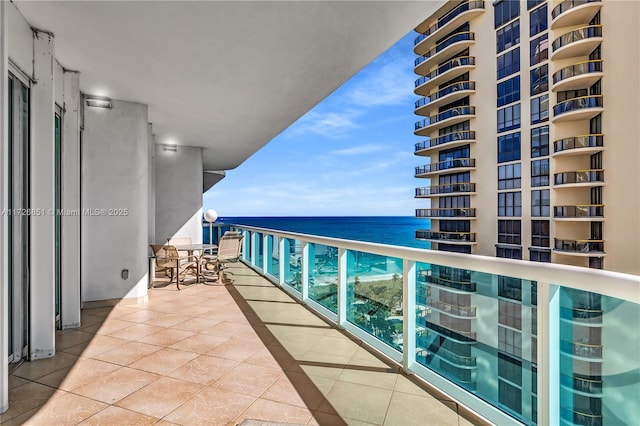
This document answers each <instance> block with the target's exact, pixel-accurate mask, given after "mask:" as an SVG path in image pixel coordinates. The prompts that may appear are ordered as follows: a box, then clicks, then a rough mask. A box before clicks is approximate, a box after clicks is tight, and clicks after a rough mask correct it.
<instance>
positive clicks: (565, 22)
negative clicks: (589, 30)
mask: <svg viewBox="0 0 640 426" xmlns="http://www.w3.org/2000/svg"><path fill="white" fill-rule="evenodd" d="M601 7H602V2H601V1H600V0H565V1H563V2H562V3H560V4H559V5H557V6H556V7H554V8H553V10H552V11H551V29H552V30H555V29H558V28H564V27H575V26H576V25H586V24H588V23H589V22H590V21H591V18H593V17H594V16H595V14H596V13H598V11H599V10H600V8H601Z"/></svg>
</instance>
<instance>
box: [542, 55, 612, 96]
mask: <svg viewBox="0 0 640 426" xmlns="http://www.w3.org/2000/svg"><path fill="white" fill-rule="evenodd" d="M603 75H604V73H603V72H602V60H594V61H584V62H579V63H577V64H575V65H571V66H568V67H565V68H562V69H561V70H560V71H557V72H555V73H554V74H553V86H552V87H551V90H552V91H554V92H557V91H560V90H578V89H584V88H587V87H591V85H593V84H594V83H595V82H597V81H598V80H600V79H601V78H602V76H603Z"/></svg>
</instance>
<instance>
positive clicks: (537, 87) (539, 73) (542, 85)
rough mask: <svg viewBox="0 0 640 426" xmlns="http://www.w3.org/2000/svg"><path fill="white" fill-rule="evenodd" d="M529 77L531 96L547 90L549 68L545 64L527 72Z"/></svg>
mask: <svg viewBox="0 0 640 426" xmlns="http://www.w3.org/2000/svg"><path fill="white" fill-rule="evenodd" d="M529 74H530V76H531V96H533V95H538V94H540V93H543V92H546V91H547V90H549V66H548V65H547V64H545V65H543V66H541V67H538V68H536V69H533V70H531V71H530V72H529Z"/></svg>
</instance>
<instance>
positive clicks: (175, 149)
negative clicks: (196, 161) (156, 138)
mask: <svg viewBox="0 0 640 426" xmlns="http://www.w3.org/2000/svg"><path fill="white" fill-rule="evenodd" d="M162 150H163V151H164V152H178V145H168V144H165V145H162Z"/></svg>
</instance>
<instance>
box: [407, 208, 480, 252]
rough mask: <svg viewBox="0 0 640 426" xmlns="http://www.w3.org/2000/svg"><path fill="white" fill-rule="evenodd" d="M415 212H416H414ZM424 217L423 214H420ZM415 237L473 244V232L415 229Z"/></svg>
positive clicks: (450, 242) (474, 237) (474, 240)
mask: <svg viewBox="0 0 640 426" xmlns="http://www.w3.org/2000/svg"><path fill="white" fill-rule="evenodd" d="M416 213H417V212H416ZM420 217H424V216H420ZM416 238H417V239H419V240H426V241H433V242H436V243H437V242H442V243H447V244H465V245H468V244H475V243H476V233H475V232H437V231H416Z"/></svg>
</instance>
